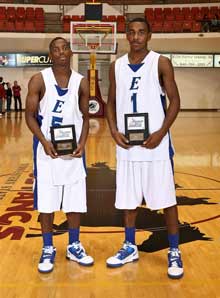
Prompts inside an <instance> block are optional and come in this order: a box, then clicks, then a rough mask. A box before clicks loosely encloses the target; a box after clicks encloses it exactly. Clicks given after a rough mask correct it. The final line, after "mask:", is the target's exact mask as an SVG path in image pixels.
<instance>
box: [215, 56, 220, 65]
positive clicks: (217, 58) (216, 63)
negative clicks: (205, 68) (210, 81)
mask: <svg viewBox="0 0 220 298" xmlns="http://www.w3.org/2000/svg"><path fill="white" fill-rule="evenodd" d="M214 67H220V55H214Z"/></svg>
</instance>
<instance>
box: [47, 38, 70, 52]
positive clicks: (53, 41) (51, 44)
mask: <svg viewBox="0 0 220 298" xmlns="http://www.w3.org/2000/svg"><path fill="white" fill-rule="evenodd" d="M59 39H62V40H63V41H65V42H66V44H67V45H68V46H69V47H70V43H69V42H68V41H67V40H66V39H65V38H63V37H61V36H57V37H55V38H54V39H52V40H51V42H50V44H49V50H50V51H51V50H52V47H53V45H54V43H55V42H56V41H57V40H59Z"/></svg>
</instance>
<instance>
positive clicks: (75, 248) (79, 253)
mask: <svg viewBox="0 0 220 298" xmlns="http://www.w3.org/2000/svg"><path fill="white" fill-rule="evenodd" d="M66 258H67V259H69V260H71V261H75V262H77V263H79V264H80V265H83V266H91V265H93V263H94V260H93V258H92V257H91V256H88V255H87V254H86V251H85V249H84V247H83V246H82V244H81V243H80V242H79V241H76V242H73V243H72V244H69V245H68V246H67V250H66Z"/></svg>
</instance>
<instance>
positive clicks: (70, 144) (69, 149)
mask: <svg viewBox="0 0 220 298" xmlns="http://www.w3.org/2000/svg"><path fill="white" fill-rule="evenodd" d="M50 131H51V142H52V144H53V146H54V148H55V150H56V152H57V154H58V155H67V154H72V153H73V151H74V150H75V149H76V148H77V142H76V133H75V125H63V126H56V127H51V128H50Z"/></svg>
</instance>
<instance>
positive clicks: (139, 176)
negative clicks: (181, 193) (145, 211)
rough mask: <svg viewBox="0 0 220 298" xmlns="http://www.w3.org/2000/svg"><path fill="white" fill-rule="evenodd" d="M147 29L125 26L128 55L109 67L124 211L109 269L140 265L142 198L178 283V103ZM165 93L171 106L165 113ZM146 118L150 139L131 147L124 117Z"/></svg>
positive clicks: (137, 23) (165, 62)
mask: <svg viewBox="0 0 220 298" xmlns="http://www.w3.org/2000/svg"><path fill="white" fill-rule="evenodd" d="M150 38H151V31H150V26H149V24H148V23H147V21H146V20H145V19H142V18H137V19H134V20H132V21H131V22H130V23H129V24H128V28H127V40H128V42H129V44H130V52H129V53H128V54H126V55H124V56H122V57H120V58H119V59H117V60H116V62H113V63H112V64H111V67H110V88H109V97H108V103H107V118H108V123H109V127H110V130H111V134H112V137H113V138H114V140H115V142H116V144H117V145H116V147H117V149H116V150H117V172H116V202H115V206H116V208H118V209H123V210H124V217H125V222H124V224H125V241H124V243H123V246H122V248H121V249H120V250H119V251H118V253H117V254H116V255H115V256H113V257H110V258H108V259H107V266H109V267H120V266H122V265H124V264H125V263H127V262H132V261H136V260H138V250H137V246H136V244H135V219H136V216H137V207H138V206H140V205H141V203H142V199H143V197H144V199H145V201H146V204H147V206H148V207H149V208H150V209H152V210H158V209H164V214H165V221H166V225H167V229H168V240H169V245H170V248H169V251H168V276H169V277H170V278H181V277H182V276H183V266H182V261H181V255H180V251H179V249H178V242H179V236H178V213H177V206H176V195H175V185H174V178H173V170H172V157H173V153H174V151H173V147H172V142H171V139H170V133H169V129H170V127H171V125H172V123H173V122H174V120H175V119H176V116H177V114H178V112H179V108H180V98H179V93H178V89H177V86H176V83H175V80H174V72H173V67H172V65H171V63H170V60H169V59H168V58H166V57H163V56H161V55H159V54H158V53H156V52H153V51H149V50H148V49H147V43H148V41H149V40H150ZM163 91H165V92H166V94H167V96H168V98H169V107H168V109H167V110H166V108H165V93H164V92H163ZM130 113H148V117H149V120H148V121H149V137H148V138H147V139H145V140H144V141H143V143H142V145H137V146H131V145H129V141H128V139H127V138H126V137H125V122H124V115H125V114H130Z"/></svg>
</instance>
